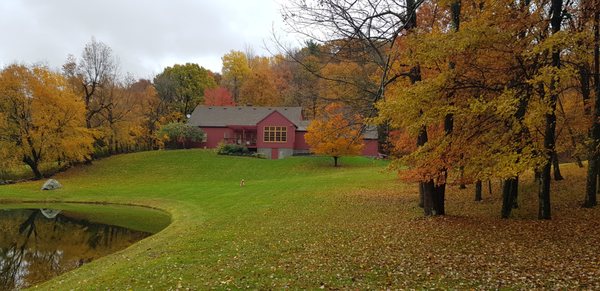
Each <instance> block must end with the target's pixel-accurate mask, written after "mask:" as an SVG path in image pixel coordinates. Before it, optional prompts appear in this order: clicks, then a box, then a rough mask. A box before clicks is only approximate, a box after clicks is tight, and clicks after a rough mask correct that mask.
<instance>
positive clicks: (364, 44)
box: [281, 0, 420, 150]
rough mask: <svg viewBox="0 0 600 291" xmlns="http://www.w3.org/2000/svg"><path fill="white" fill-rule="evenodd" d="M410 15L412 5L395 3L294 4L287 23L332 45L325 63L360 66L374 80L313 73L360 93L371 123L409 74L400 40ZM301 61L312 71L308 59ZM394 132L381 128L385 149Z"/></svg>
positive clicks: (330, 0)
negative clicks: (391, 90)
mask: <svg viewBox="0 0 600 291" xmlns="http://www.w3.org/2000/svg"><path fill="white" fill-rule="evenodd" d="M418 3H420V2H417V3H416V5H415V8H416V7H417V6H418ZM405 12H406V4H405V3H401V2H398V1H395V0H367V1H348V0H326V1H290V2H286V4H285V5H284V7H283V16H284V20H285V21H286V23H287V24H288V25H289V27H290V28H291V30H292V32H295V33H298V34H300V35H303V36H305V37H307V38H309V39H311V40H313V41H315V42H316V43H318V44H320V45H324V46H327V48H326V49H324V50H322V53H323V54H324V55H323V56H322V59H323V60H326V62H324V63H323V64H328V63H340V62H346V63H355V64H357V67H358V68H359V69H361V71H355V72H354V74H355V75H362V76H368V77H366V78H365V77H363V78H358V79H357V80H351V79H347V78H338V77H337V76H327V75H325V74H323V73H322V72H321V70H320V68H319V67H317V68H316V70H311V73H313V74H314V75H315V76H317V77H318V78H320V79H326V80H328V81H331V82H338V83H340V84H342V85H343V86H348V87H355V88H357V89H358V90H360V91H361V94H360V96H361V97H362V98H364V104H368V107H367V108H364V109H363V113H364V114H363V115H364V116H365V117H368V118H370V117H375V116H377V108H376V107H375V106H374V104H375V103H376V102H377V101H379V100H383V99H385V97H386V89H387V88H388V86H390V85H391V84H393V83H395V82H396V81H397V80H398V78H400V77H401V76H405V75H406V74H407V73H408V72H407V70H404V69H403V68H402V67H401V66H400V64H399V61H400V60H399V58H398V57H399V56H398V49H397V47H398V45H400V42H398V41H397V40H398V37H399V36H400V35H402V33H403V32H404V31H405V29H406V23H407V21H408V19H409V18H408V14H407V13H405ZM281 47H282V48H283V49H284V50H286V49H285V47H284V46H283V45H281ZM286 51H288V52H289V50H286ZM289 55H292V54H289ZM296 61H298V62H300V63H301V64H303V66H304V67H305V68H310V66H309V65H308V64H306V63H303V62H302V60H300V59H296ZM388 132H389V128H388V127H387V126H386V123H383V124H382V125H380V126H379V137H380V146H382V150H386V149H385V144H386V143H387V142H386V139H387V135H388Z"/></svg>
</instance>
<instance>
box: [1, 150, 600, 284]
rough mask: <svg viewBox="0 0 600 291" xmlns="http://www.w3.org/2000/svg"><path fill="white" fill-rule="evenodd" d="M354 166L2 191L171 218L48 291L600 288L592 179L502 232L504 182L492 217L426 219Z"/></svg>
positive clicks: (383, 176) (206, 161)
mask: <svg viewBox="0 0 600 291" xmlns="http://www.w3.org/2000/svg"><path fill="white" fill-rule="evenodd" d="M341 165H342V166H341V167H339V168H333V167H331V159H328V158H315V157H302V158H300V157H298V158H297V157H293V158H288V159H284V160H263V159H252V158H238V157H226V156H216V155H215V154H214V153H213V152H210V151H203V150H180V151H155V152H143V153H136V154H128V155H120V156H115V157H111V158H107V159H104V160H101V161H97V162H95V163H94V164H93V165H91V166H83V167H78V168H74V169H71V170H69V171H67V172H65V173H61V174H59V175H58V176H57V177H56V178H57V179H58V180H60V181H61V183H63V185H64V186H65V187H64V188H63V189H61V190H58V191H54V192H42V191H39V190H38V189H39V187H40V185H41V182H40V181H36V182H27V183H22V184H16V185H7V186H1V187H0V200H3V201H21V200H22V201H31V200H36V201H62V202H64V201H86V202H111V203H124V204H136V205H145V206H151V207H156V208H160V209H163V210H166V211H168V212H169V213H171V215H172V220H173V222H172V224H171V225H170V226H169V227H167V228H166V229H165V230H163V231H162V232H160V233H158V234H156V235H154V236H152V237H150V238H148V239H145V240H142V241H140V242H138V243H136V244H134V245H132V246H131V247H129V248H127V249H125V250H124V251H121V252H118V253H115V254H113V255H110V256H107V257H104V258H102V259H99V260H97V261H94V262H93V263H91V264H86V265H84V266H83V267H82V268H80V269H77V270H75V271H73V272H70V273H67V274H65V275H63V276H60V277H57V278H55V279H53V280H51V281H49V282H47V283H46V284H43V285H42V286H40V287H41V288H42V289H71V288H74V289H85V290H87V289H94V288H97V289H106V288H110V289H128V288H133V289H135V290H139V289H146V290H147V289H151V288H156V289H184V290H185V289H186V288H189V289H192V290H194V289H207V288H234V289H237V288H254V289H279V288H283V287H293V288H309V289H314V288H319V287H324V288H344V289H345V288H352V289H365V288H367V287H370V288H377V289H382V288H393V289H394V288H410V287H413V288H419V287H443V288H467V287H481V288H499V287H512V288H536V287H537V288H544V287H546V288H560V287H564V288H578V287H579V288H600V268H599V267H598V261H600V260H599V257H598V253H599V251H600V246H599V245H598V243H597V242H598V241H600V234H599V233H598V231H597V227H596V222H597V221H598V219H600V212H599V210H598V209H591V210H589V209H581V208H579V204H580V202H581V201H580V200H581V199H582V197H583V194H582V193H579V192H574V191H571V189H583V185H584V178H583V177H584V172H585V170H583V169H578V168H576V167H575V166H572V165H565V166H564V167H563V175H565V178H566V180H565V181H561V182H558V183H554V184H555V186H556V188H555V189H554V190H553V191H554V192H553V193H554V196H553V199H554V200H553V203H554V204H553V205H554V209H553V211H554V215H553V217H554V220H552V221H538V220H536V219H535V218H536V211H537V208H536V207H537V204H536V203H537V198H536V192H535V191H533V189H534V188H533V185H531V184H532V183H531V178H530V177H524V178H523V181H526V182H525V185H524V186H523V187H522V190H523V191H522V192H521V194H520V203H521V208H520V209H517V210H516V211H515V212H514V216H515V217H514V218H513V219H511V220H501V219H499V218H498V217H499V211H500V197H499V193H498V189H497V188H498V183H497V181H496V183H494V189H493V190H494V193H493V194H492V195H491V196H490V195H489V194H488V192H487V191H486V192H485V193H484V201H483V202H481V203H476V202H473V201H472V198H473V197H472V196H473V193H472V192H473V189H472V188H469V189H467V190H458V189H457V188H456V187H453V188H452V189H450V192H449V193H448V196H447V197H448V200H447V212H448V213H449V214H450V215H448V216H446V217H440V218H426V219H425V218H422V210H421V209H420V208H418V207H416V201H417V194H416V191H415V190H416V186H415V185H407V184H403V183H401V182H399V181H398V180H397V179H396V178H395V175H394V174H393V173H390V172H387V171H384V170H385V162H381V161H373V160H370V159H366V158H343V159H341ZM240 179H244V180H245V181H246V185H245V186H244V187H240V185H239V181H240ZM528 181H529V182H528ZM527 183H530V184H527ZM99 207H101V206H99Z"/></svg>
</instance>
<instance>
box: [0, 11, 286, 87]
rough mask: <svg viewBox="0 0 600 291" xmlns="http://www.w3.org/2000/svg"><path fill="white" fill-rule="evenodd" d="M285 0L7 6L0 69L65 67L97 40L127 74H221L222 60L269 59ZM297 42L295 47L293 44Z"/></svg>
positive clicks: (0, 22)
mask: <svg viewBox="0 0 600 291" xmlns="http://www.w3.org/2000/svg"><path fill="white" fill-rule="evenodd" d="M281 1H284V0H0V27H2V33H0V66H2V67H4V66H6V65H7V64H10V63H13V62H19V63H45V64H47V65H49V66H50V67H52V68H59V67H60V66H61V65H62V64H63V63H64V62H65V59H66V57H67V55H68V54H73V55H75V56H76V57H79V56H80V55H81V51H82V49H83V47H84V45H85V44H86V43H87V42H89V41H90V40H91V38H92V37H95V38H96V40H98V41H101V42H104V43H106V44H107V45H108V46H110V47H111V48H112V49H113V53H114V54H115V55H116V56H118V57H119V60H120V64H121V68H120V70H121V71H122V72H130V73H132V74H133V75H134V76H135V77H139V78H149V77H152V76H154V75H155V74H157V73H160V72H161V71H162V69H163V68H164V67H165V66H172V65H173V64H176V63H186V62H193V63H198V64H199V65H201V66H203V67H205V68H208V69H210V70H212V71H217V72H220V71H221V57H222V56H223V55H224V54H225V53H227V52H229V51H230V50H241V51H245V50H246V48H248V47H251V48H252V49H253V50H254V52H255V53H256V54H258V55H268V52H267V50H266V49H265V43H266V45H267V46H270V47H273V45H272V42H271V35H272V33H271V32H272V29H273V28H275V30H277V31H280V30H281V28H282V25H283V24H282V20H281V17H280V13H279V9H280V3H281ZM290 42H292V41H291V40H290Z"/></svg>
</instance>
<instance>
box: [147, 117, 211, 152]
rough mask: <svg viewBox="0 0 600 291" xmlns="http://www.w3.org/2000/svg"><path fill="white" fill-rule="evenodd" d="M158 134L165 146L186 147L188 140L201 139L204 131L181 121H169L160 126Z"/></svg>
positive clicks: (195, 140)
mask: <svg viewBox="0 0 600 291" xmlns="http://www.w3.org/2000/svg"><path fill="white" fill-rule="evenodd" d="M158 136H159V138H160V139H161V140H163V141H164V142H165V144H166V147H167V148H187V147H188V142H197V141H201V140H202V138H203V137H204V131H202V129H200V128H198V127H196V126H191V125H188V124H185V123H182V122H170V123H167V124H165V125H163V126H162V127H161V128H160V130H159V131H158Z"/></svg>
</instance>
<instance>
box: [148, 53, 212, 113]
mask: <svg viewBox="0 0 600 291" xmlns="http://www.w3.org/2000/svg"><path fill="white" fill-rule="evenodd" d="M154 86H155V87H156V91H157V93H158V96H159V98H160V99H162V100H164V102H165V103H166V104H167V106H168V108H169V109H170V111H172V112H176V113H179V115H180V116H179V118H178V119H179V120H183V118H184V117H185V116H187V115H188V114H191V113H192V111H194V108H196V106H197V105H198V104H203V103H204V90H205V89H210V88H215V87H217V83H216V82H215V79H214V78H213V74H212V73H210V71H209V70H207V69H205V68H203V67H201V66H199V65H198V64H192V63H186V64H185V65H179V64H177V65H174V66H173V67H166V68H165V69H164V70H163V72H162V73H160V74H158V75H157V76H156V77H155V78H154Z"/></svg>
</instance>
